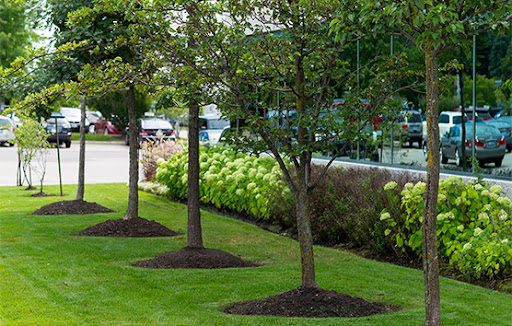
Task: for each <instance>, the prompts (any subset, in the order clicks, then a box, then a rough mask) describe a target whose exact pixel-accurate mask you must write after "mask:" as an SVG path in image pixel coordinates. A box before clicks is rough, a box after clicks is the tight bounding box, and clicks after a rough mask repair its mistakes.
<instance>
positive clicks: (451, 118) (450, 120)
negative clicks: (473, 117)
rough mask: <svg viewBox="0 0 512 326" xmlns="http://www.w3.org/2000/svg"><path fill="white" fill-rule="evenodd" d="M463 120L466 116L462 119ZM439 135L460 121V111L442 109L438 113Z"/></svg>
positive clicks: (442, 134)
mask: <svg viewBox="0 0 512 326" xmlns="http://www.w3.org/2000/svg"><path fill="white" fill-rule="evenodd" d="M464 120H465V121H467V120H468V118H466V119H464ZM438 122H439V135H440V136H441V137H443V136H444V135H445V134H446V133H447V132H449V131H450V129H451V128H452V127H453V126H455V125H456V124H460V123H462V113H461V112H454V111H444V112H441V114H440V115H439V119H438Z"/></svg>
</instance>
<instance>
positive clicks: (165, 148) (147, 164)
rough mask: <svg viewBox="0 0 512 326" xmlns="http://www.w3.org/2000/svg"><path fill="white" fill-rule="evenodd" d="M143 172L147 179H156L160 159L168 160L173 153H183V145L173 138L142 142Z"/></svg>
mask: <svg viewBox="0 0 512 326" xmlns="http://www.w3.org/2000/svg"><path fill="white" fill-rule="evenodd" d="M141 150H142V158H141V160H140V162H141V163H142V173H143V174H144V179H145V180H154V178H155V175H156V169H157V167H158V166H157V162H158V160H159V159H162V160H167V159H169V157H170V156H171V155H174V154H177V153H182V152H183V147H182V146H181V145H179V144H177V143H176V142H175V141H173V140H163V139H157V140H155V141H147V142H144V143H142V144H141Z"/></svg>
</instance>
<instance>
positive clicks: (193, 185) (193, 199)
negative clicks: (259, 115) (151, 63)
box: [185, 1, 204, 248]
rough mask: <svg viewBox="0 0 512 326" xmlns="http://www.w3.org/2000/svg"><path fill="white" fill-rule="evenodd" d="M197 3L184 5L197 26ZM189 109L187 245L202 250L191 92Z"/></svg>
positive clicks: (191, 43) (196, 106) (196, 105)
mask: <svg viewBox="0 0 512 326" xmlns="http://www.w3.org/2000/svg"><path fill="white" fill-rule="evenodd" d="M196 6H197V3H196V2H193V1H190V3H189V4H187V5H186V7H185V8H186V10H187V13H188V15H189V20H188V23H189V24H191V25H196V24H198V21H197V14H196ZM188 46H189V47H190V48H191V49H197V47H198V43H197V40H196V39H194V38H193V37H191V38H190V39H189V40H188ZM193 65H195V63H193ZM189 96H190V101H189V103H190V107H189V113H188V196H187V198H188V201H187V209H188V228H187V245H188V246H189V247H190V248H203V247H204V245H203V232H202V228H201V211H200V209H199V103H198V101H197V100H196V98H197V97H196V96H197V94H195V93H194V91H191V92H190V94H189Z"/></svg>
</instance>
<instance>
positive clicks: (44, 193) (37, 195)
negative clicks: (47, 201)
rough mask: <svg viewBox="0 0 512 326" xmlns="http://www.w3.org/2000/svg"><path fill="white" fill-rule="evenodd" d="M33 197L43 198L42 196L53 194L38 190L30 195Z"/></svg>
mask: <svg viewBox="0 0 512 326" xmlns="http://www.w3.org/2000/svg"><path fill="white" fill-rule="evenodd" d="M30 196H31V197H36V198H42V197H51V196H53V195H50V194H47V193H46V192H36V193H35V194H32V195H30Z"/></svg>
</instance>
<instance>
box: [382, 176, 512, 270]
mask: <svg viewBox="0 0 512 326" xmlns="http://www.w3.org/2000/svg"><path fill="white" fill-rule="evenodd" d="M385 190H386V191H387V192H388V196H389V197H390V198H392V200H395V201H397V202H399V203H400V205H401V208H402V213H401V214H393V215H392V214H389V213H388V212H387V211H384V212H383V213H382V215H381V220H383V221H385V222H386V223H387V226H388V228H387V229H386V230H385V234H386V235H387V236H388V237H390V238H391V239H392V241H394V243H395V245H396V246H397V247H398V248H401V249H402V250H403V251H404V252H406V251H412V252H413V253H414V254H415V255H417V256H418V257H419V256H421V254H422V247H421V243H422V242H421V241H422V230H421V225H422V218H423V207H424V195H425V183H424V182H419V183H416V184H412V183H408V184H406V185H405V186H404V187H403V188H401V187H398V186H397V184H396V183H393V182H391V183H389V184H387V185H386V186H385ZM438 212H439V213H438V215H437V223H436V224H437V225H436V226H437V237H438V243H439V254H440V255H441V257H444V258H446V259H447V260H448V261H449V263H450V265H452V266H454V267H455V268H457V269H458V270H460V272H462V273H463V274H464V275H466V276H467V277H469V278H471V279H479V278H489V279H504V278H510V277H511V276H512V241H510V240H511V239H512V220H511V216H512V201H511V200H510V198H507V197H506V196H505V194H504V192H503V188H502V187H500V186H497V185H495V186H492V187H489V185H487V184H485V183H479V182H469V183H464V182H463V181H462V180H461V179H460V178H455V177H451V178H448V179H445V180H442V181H441V182H440V185H439V198H438Z"/></svg>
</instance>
